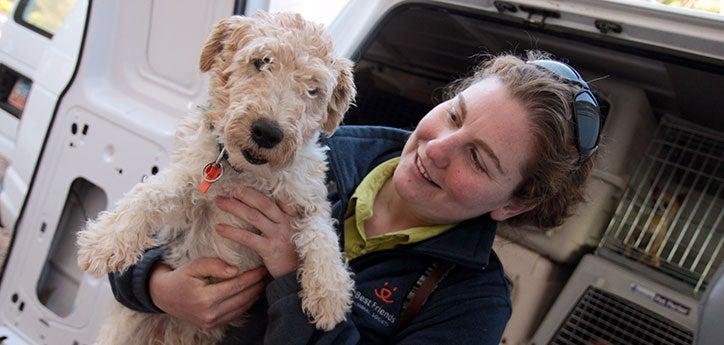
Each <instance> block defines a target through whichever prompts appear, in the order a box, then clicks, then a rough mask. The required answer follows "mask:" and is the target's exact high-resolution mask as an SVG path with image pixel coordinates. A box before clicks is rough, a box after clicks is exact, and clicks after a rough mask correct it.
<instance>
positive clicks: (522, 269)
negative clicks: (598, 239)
mask: <svg viewBox="0 0 724 345" xmlns="http://www.w3.org/2000/svg"><path fill="white" fill-rule="evenodd" d="M493 249H495V253H496V254H497V255H498V257H499V258H500V261H501V262H502V263H503V267H504V268H505V274H506V276H507V277H508V279H509V280H510V283H511V284H512V285H513V289H512V292H511V299H512V303H513V314H512V315H511V317H510V320H508V325H507V327H506V328H505V332H504V333H503V337H502V339H501V341H500V344H505V345H522V344H526V343H527V341H528V340H530V338H531V337H532V336H533V333H534V332H535V330H536V328H537V327H538V325H539V324H540V322H541V321H542V320H543V317H544V316H545V313H546V311H547V310H548V308H550V306H551V305H552V304H553V302H554V301H555V298H556V296H558V293H559V292H560V291H561V289H563V285H565V283H566V280H567V279H568V277H569V276H570V273H571V269H570V268H568V266H567V265H562V264H558V263H555V262H553V261H551V260H549V259H548V258H546V257H544V256H542V255H540V254H538V253H536V252H533V251H532V250H530V249H528V248H525V247H523V246H521V245H519V244H516V243H513V242H511V241H510V240H508V239H505V238H501V237H500V236H498V237H496V238H495V243H494V244H493Z"/></svg>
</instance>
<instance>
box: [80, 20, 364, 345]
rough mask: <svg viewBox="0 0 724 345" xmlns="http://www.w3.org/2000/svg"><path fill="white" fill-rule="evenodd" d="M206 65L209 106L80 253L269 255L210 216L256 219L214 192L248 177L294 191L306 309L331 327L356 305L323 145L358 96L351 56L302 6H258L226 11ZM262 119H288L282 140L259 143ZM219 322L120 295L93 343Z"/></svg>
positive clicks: (101, 258)
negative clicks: (138, 308) (269, 10)
mask: <svg viewBox="0 0 724 345" xmlns="http://www.w3.org/2000/svg"><path fill="white" fill-rule="evenodd" d="M200 67H201V70H202V71H204V72H209V73H210V103H209V108H208V109H206V110H204V111H203V112H201V113H199V114H196V115H192V116H190V118H189V119H188V120H187V121H185V122H184V123H183V124H182V125H181V127H180V129H179V131H178V133H177V150H176V152H175V153H174V157H173V162H172V164H171V166H170V167H169V168H167V169H165V170H163V171H162V172H160V173H159V174H158V175H156V176H153V177H151V178H150V179H148V181H146V182H144V183H141V184H138V185H136V186H135V187H134V188H133V189H132V190H131V191H130V192H129V193H128V194H126V195H125V196H124V197H123V198H122V199H121V200H120V201H119V202H118V203H117V205H116V206H115V209H114V210H112V211H109V212H103V213H101V214H100V215H99V217H98V219H96V220H95V221H91V222H89V223H88V224H87V226H86V228H85V229H84V230H83V231H81V232H80V233H79V234H78V245H79V251H78V262H79V265H80V267H81V268H82V269H83V270H85V271H87V272H89V273H93V274H96V275H101V274H104V273H107V272H119V271H123V270H126V269H127V268H129V267H130V266H131V265H133V264H135V263H136V262H138V260H139V259H140V258H141V256H142V255H143V253H144V250H145V249H148V248H151V247H153V246H157V245H163V246H164V248H165V250H166V251H165V255H164V262H165V263H167V264H169V265H170V266H172V267H174V268H176V267H179V266H181V265H183V264H184V263H186V262H188V261H190V260H193V259H196V258H202V257H219V258H221V259H223V260H224V261H226V262H228V263H230V264H233V265H236V266H237V267H239V269H240V272H243V271H246V270H249V269H252V268H255V267H258V266H260V265H261V264H262V262H261V260H260V258H259V257H258V256H257V255H256V254H255V253H254V252H253V251H252V250H250V249H249V248H246V247H244V246H241V245H239V244H237V243H235V242H233V241H230V240H227V239H224V238H222V237H220V236H219V235H218V234H217V233H216V232H215V231H214V228H213V227H214V225H215V224H218V223H225V224H232V225H236V226H239V227H241V228H249V225H248V224H246V223H244V222H243V221H242V220H239V219H237V218H235V217H233V216H231V215H229V214H227V213H224V212H222V211H221V210H219V209H218V208H217V207H215V205H214V198H215V197H216V196H219V195H230V196H233V194H234V193H235V192H237V191H238V190H239V188H240V187H241V186H252V187H253V188H256V189H258V190H260V191H262V192H264V193H266V194H267V195H269V196H271V197H273V198H275V199H277V200H279V199H281V200H291V204H292V205H293V206H294V207H295V209H296V210H297V211H298V213H299V217H298V219H295V221H294V227H295V228H296V230H298V232H297V233H296V234H295V235H294V237H293V241H294V244H295V246H296V248H297V252H298V254H299V257H300V267H299V269H298V271H297V272H298V273H297V274H298V280H299V282H300V286H301V292H300V298H301V305H302V309H303V310H304V311H305V312H306V313H307V314H308V315H309V316H310V317H311V320H312V322H313V323H314V324H315V325H316V327H317V328H319V329H322V330H329V329H331V328H333V327H334V326H335V325H336V324H337V323H339V322H340V321H342V320H343V319H344V318H345V315H346V313H347V312H348V311H349V309H350V307H351V291H352V288H353V281H352V279H351V277H350V273H349V272H348V270H347V267H346V265H345V264H344V262H343V260H342V257H341V254H340V251H339V245H338V239H337V236H336V233H335V231H334V228H333V223H332V219H331V212H330V206H329V204H328V202H327V201H326V188H325V185H324V180H325V173H326V170H327V165H326V161H325V149H324V148H322V147H321V146H320V145H319V144H318V138H319V135H320V132H323V133H325V134H331V133H332V132H333V131H334V130H335V129H336V128H337V126H338V125H339V123H340V122H341V119H342V115H343V114H344V113H345V112H346V111H347V109H348V107H349V104H350V102H351V100H352V99H353V98H354V95H355V89H354V84H353V80H352V75H351V74H352V63H351V62H350V61H349V60H347V59H344V58H335V57H333V56H332V44H331V39H330V38H329V37H328V36H327V35H326V34H325V33H324V30H323V28H322V27H321V26H320V25H317V24H313V23H310V22H307V21H305V20H304V19H302V18H301V16H299V15H294V14H284V13H282V14H275V15H269V14H266V13H263V12H260V13H257V14H256V15H255V16H254V17H239V16H235V17H231V18H228V19H225V20H222V21H221V22H219V23H218V24H217V25H216V27H215V28H214V30H213V32H212V33H211V35H210V36H209V39H208V41H207V43H206V45H205V46H204V48H203V51H202V54H201V59H200ZM260 119H263V120H266V121H270V122H271V123H274V124H276V125H278V128H279V129H281V131H282V133H283V139H282V140H281V142H280V143H279V144H278V145H276V146H274V147H272V148H263V147H261V146H259V145H258V144H257V143H256V142H255V141H254V140H252V139H251V137H252V135H251V134H250V131H251V124H252V123H253V122H254V121H256V120H260ZM218 143H222V144H224V145H225V147H226V149H227V151H228V159H227V160H226V161H223V165H224V168H225V169H224V174H223V177H222V178H221V179H220V180H219V181H217V182H215V183H214V184H213V185H212V187H211V189H210V190H209V192H208V193H206V194H203V193H200V192H199V190H198V186H199V183H200V181H201V171H202V168H203V167H204V165H206V164H207V163H209V162H213V161H214V160H215V159H216V158H217V156H218V154H219V149H218ZM245 155H246V156H247V157H245ZM249 156H250V157H252V158H251V160H249V159H248V157H249ZM255 160H256V164H252V163H251V162H252V161H255ZM259 160H264V161H267V163H266V164H263V163H262V164H259V163H260V162H259ZM223 334H224V327H219V328H215V329H210V330H203V329H199V328H196V327H194V326H192V325H191V324H189V323H187V322H184V321H181V320H178V319H174V318H173V317H171V316H168V315H151V314H143V313H137V312H134V311H132V310H129V309H126V308H124V307H122V306H120V305H116V306H114V307H113V310H112V313H111V316H110V318H109V320H107V321H106V323H105V325H104V327H103V328H102V330H101V334H100V336H99V338H98V341H97V343H98V344H124V345H129V344H149V343H151V342H152V341H153V342H154V343H155V342H158V343H163V344H214V343H217V342H218V341H219V340H220V339H221V338H222V336H223Z"/></svg>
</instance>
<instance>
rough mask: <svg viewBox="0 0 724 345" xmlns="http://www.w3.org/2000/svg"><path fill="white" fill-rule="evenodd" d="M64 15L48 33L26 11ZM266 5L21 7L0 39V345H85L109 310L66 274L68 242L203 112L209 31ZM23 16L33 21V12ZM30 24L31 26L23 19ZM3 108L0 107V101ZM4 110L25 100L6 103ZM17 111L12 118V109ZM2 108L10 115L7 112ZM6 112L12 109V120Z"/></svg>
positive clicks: (103, 299) (166, 0)
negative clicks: (3, 163) (2, 164)
mask: <svg viewBox="0 0 724 345" xmlns="http://www.w3.org/2000/svg"><path fill="white" fill-rule="evenodd" d="M64 2H69V3H72V4H71V5H72V6H71V7H69V9H68V13H67V15H66V16H65V17H64V18H65V19H64V21H62V24H60V25H57V24H56V26H55V27H57V28H58V29H57V31H54V32H52V33H51V34H50V35H48V31H47V30H43V29H42V28H40V29H39V28H38V27H37V26H35V27H34V26H32V25H28V23H26V22H21V21H19V18H21V19H22V18H35V17H34V16H35V14H34V13H36V12H32V11H31V10H28V8H31V7H30V6H36V7H37V8H41V9H54V8H56V7H57V5H58V4H60V3H64ZM265 6H268V1H241V0H218V1H195V0H156V1H146V0H123V1H93V0H75V1H73V0H67V1H42V0H36V1H24V0H22V1H19V2H18V3H16V4H15V9H14V12H12V13H11V14H10V18H11V19H9V20H8V21H7V22H6V23H5V24H4V26H3V27H2V29H1V30H2V31H1V32H0V33H1V35H2V37H0V63H1V64H2V67H0V68H5V66H7V68H6V69H4V70H3V69H0V77H2V78H3V79H2V83H0V91H3V90H4V87H5V85H6V80H9V79H6V78H15V80H20V81H21V82H17V81H12V80H11V81H9V82H7V83H8V84H12V83H14V84H13V85H11V89H13V88H16V86H15V84H18V83H19V85H20V86H17V88H20V89H21V90H20V91H12V90H11V91H9V92H10V93H12V96H13V99H15V98H18V99H20V100H22V98H23V97H22V96H23V95H24V93H23V90H25V89H28V92H27V93H26V94H27V99H25V104H24V106H21V107H19V110H20V112H19V113H18V114H19V115H17V116H16V115H14V114H13V112H12V111H8V110H7V109H6V107H5V106H3V105H2V104H3V103H2V101H3V100H7V99H8V97H9V96H8V97H6V98H2V97H3V94H0V108H1V109H3V110H0V154H2V155H6V156H7V157H9V159H10V161H11V165H10V167H9V169H8V171H7V174H6V177H5V181H4V183H3V189H2V192H1V193H0V204H1V207H0V209H1V210H2V211H1V216H2V221H3V223H4V225H5V226H6V227H7V228H8V229H9V230H11V231H14V237H13V240H12V243H11V247H10V250H9V254H8V258H7V260H6V263H5V268H4V272H3V273H2V277H1V280H0V342H2V343H3V344H76V345H78V344H90V343H92V342H93V340H94V339H95V336H96V334H97V331H98V329H99V327H100V325H101V322H102V321H103V319H104V318H105V314H106V309H107V306H108V305H109V303H110V302H111V301H112V300H113V296H112V294H111V290H110V287H109V286H108V282H107V279H106V278H105V277H100V278H96V277H92V276H89V275H86V274H84V273H83V272H82V271H81V270H80V269H79V268H78V267H77V263H76V247H75V233H76V232H77V231H78V230H79V229H80V227H81V226H82V225H83V223H84V222H85V220H86V219H87V218H93V217H95V216H96V214H97V213H98V212H100V211H102V210H104V209H106V208H107V207H110V206H111V205H113V204H114V203H115V201H116V200H117V199H119V198H120V197H121V196H122V194H123V193H124V192H125V191H127V190H130V189H131V187H132V186H133V185H135V184H136V183H138V182H140V181H141V180H142V179H143V178H145V177H146V176H149V175H153V174H155V173H157V172H158V171H159V169H161V168H162V167H164V166H165V165H166V164H167V163H168V155H169V153H170V152H171V150H172V148H173V134H174V132H175V127H176V124H177V123H178V121H179V120H181V119H182V118H183V117H184V116H186V115H187V114H189V113H190V112H193V111H196V110H197V107H198V106H200V105H203V102H205V99H206V95H207V87H206V84H207V82H206V79H205V78H203V77H202V76H201V74H200V72H199V69H198V57H199V52H200V50H201V46H202V44H203V43H204V41H205V40H206V37H207V36H208V34H209V32H210V31H211V29H212V27H213V25H214V23H216V22H217V21H218V20H219V19H221V18H224V17H228V16H230V15H232V14H235V13H238V14H241V13H243V12H245V11H244V9H247V10H249V9H257V8H265ZM29 11H30V12H29ZM26 21H29V22H32V20H30V19H27V20H26ZM5 103H8V102H7V101H6V102H5ZM9 104H10V105H22V102H16V101H10V103H9ZM16 108H18V107H17V106H16ZM8 109H10V108H8ZM11 110H12V109H11Z"/></svg>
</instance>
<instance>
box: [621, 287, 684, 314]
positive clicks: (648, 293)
mask: <svg viewBox="0 0 724 345" xmlns="http://www.w3.org/2000/svg"><path fill="white" fill-rule="evenodd" d="M631 291H633V292H635V293H637V294H639V295H642V296H645V297H646V298H648V299H650V300H651V301H653V302H654V303H656V304H659V305H661V306H663V307H665V308H668V309H671V310H673V311H675V312H677V313H680V314H684V315H689V313H690V312H691V308H689V307H688V306H686V305H684V304H682V303H679V302H677V301H675V300H673V299H671V298H669V297H666V296H664V295H661V294H659V293H657V292H655V291H653V290H651V289H649V288H647V287H644V286H642V285H639V284H631Z"/></svg>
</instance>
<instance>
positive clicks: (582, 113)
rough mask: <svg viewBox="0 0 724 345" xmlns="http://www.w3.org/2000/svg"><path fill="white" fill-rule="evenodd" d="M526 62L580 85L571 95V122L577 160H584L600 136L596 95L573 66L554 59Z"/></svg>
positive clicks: (595, 146)
mask: <svg viewBox="0 0 724 345" xmlns="http://www.w3.org/2000/svg"><path fill="white" fill-rule="evenodd" d="M528 63H530V64H533V65H536V66H538V67H540V68H543V69H545V70H547V71H549V72H551V73H553V74H555V75H556V76H558V77H560V78H562V79H563V80H565V81H568V82H571V83H573V84H576V85H578V86H580V87H581V90H580V91H578V93H576V95H575V96H574V97H573V122H574V124H575V132H576V133H575V137H576V145H577V146H578V155H579V161H581V162H582V161H585V160H586V159H588V158H589V157H591V155H593V153H594V152H596V150H597V149H598V141H599V140H600V137H601V111H600V108H599V107H598V101H596V97H595V96H593V92H591V89H590V88H589V87H588V84H587V83H586V81H585V80H583V78H582V77H581V75H580V74H579V73H578V71H576V70H575V69H573V67H571V66H568V65H567V64H564V63H562V62H560V61H555V60H533V61H528Z"/></svg>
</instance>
